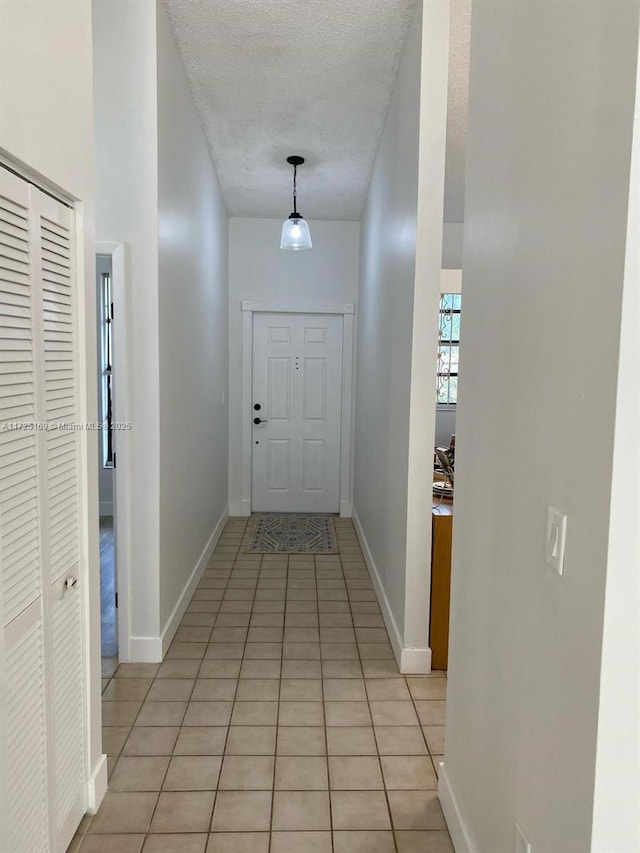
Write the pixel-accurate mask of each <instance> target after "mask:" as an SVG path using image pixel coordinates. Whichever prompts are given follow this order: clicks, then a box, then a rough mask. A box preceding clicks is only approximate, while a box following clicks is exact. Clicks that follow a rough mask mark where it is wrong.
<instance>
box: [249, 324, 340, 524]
mask: <svg viewBox="0 0 640 853" xmlns="http://www.w3.org/2000/svg"><path fill="white" fill-rule="evenodd" d="M342 327H343V319H342V316H340V315H334V314H328V315H325V314H259V313H255V314H254V315H253V408H252V411H251V419H252V421H253V427H252V451H253V452H252V509H253V511H254V512H321V513H329V512H338V511H339V509H340V421H341V401H342ZM256 421H257V423H256Z"/></svg>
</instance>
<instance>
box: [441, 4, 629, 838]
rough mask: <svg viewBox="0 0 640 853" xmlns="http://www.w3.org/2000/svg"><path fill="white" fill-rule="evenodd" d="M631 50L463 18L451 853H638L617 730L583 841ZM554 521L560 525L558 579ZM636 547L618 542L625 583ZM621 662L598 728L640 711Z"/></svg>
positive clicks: (583, 19) (505, 16)
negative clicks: (550, 513)
mask: <svg viewBox="0 0 640 853" xmlns="http://www.w3.org/2000/svg"><path fill="white" fill-rule="evenodd" d="M637 47H638V4H637V3H620V4H616V14H615V15H612V14H611V4H610V3H608V2H606V0H601V2H592V3H583V4H579V8H578V7H577V6H576V5H575V4H572V3H564V2H550V3H543V4H541V3H538V2H535V0H526V2H520V3H516V4H514V3H512V2H509V0H499V2H496V0H474V8H473V22H472V50H471V81H472V82H471V102H470V121H469V144H468V160H467V179H466V180H467V183H466V186H467V194H466V205H465V247H464V324H463V329H464V331H463V335H462V343H461V370H460V375H461V380H460V402H459V404H458V417H457V427H456V432H457V436H456V439H457V440H456V520H455V530H454V546H453V577H452V597H451V637H450V646H449V693H448V707H447V744H446V755H445V774H444V776H441V785H440V791H441V797H442V799H443V803H444V804H445V811H446V814H447V818H448V821H449V826H450V829H451V831H452V836H453V839H454V842H455V844H456V850H457V851H458V853H463V851H472V852H473V853H495V851H512V850H513V849H514V831H515V830H514V821H516V820H517V821H518V822H519V824H520V825H521V827H522V829H523V830H524V832H525V834H526V836H527V837H528V839H529V841H530V842H531V845H532V849H533V850H534V851H536V853H538V851H540V853H551V851H554V853H555V851H561V850H563V851H564V850H566V851H592V853H605V851H606V853H613V851H615V853H632V851H635V850H637V849H638V843H637V842H638V836H637V830H636V835H635V838H634V837H633V836H632V834H631V831H630V825H631V822H632V821H633V816H629V815H627V814H626V813H625V814H624V817H623V812H624V805H623V802H624V801H625V799H627V800H628V799H629V796H630V794H629V789H628V788H627V789H626V790H625V785H626V783H627V782H628V781H630V779H631V773H630V770H631V769H632V765H635V767H636V769H635V770H634V771H633V772H634V773H635V774H636V776H635V778H636V788H635V790H634V788H633V787H632V788H631V789H630V793H631V799H632V798H633V796H634V794H635V796H636V797H637V793H638V792H637V751H634V749H633V744H632V742H627V741H624V742H621V741H619V740H618V737H617V731H616V728H617V723H616V719H615V715H614V716H613V717H612V718H610V720H612V721H613V724H612V727H611V728H609V729H608V731H607V736H608V738H609V740H608V747H609V749H614V750H615V752H614V753H612V754H611V757H610V758H609V759H608V761H609V768H608V776H607V780H608V782H609V784H613V788H612V791H611V792H607V793H606V795H605V800H608V806H609V808H608V812H607V811H603V813H602V815H601V817H602V818H603V823H602V824H601V826H602V828H603V829H604V830H605V831H604V833H603V834H602V835H601V836H600V840H598V839H597V838H596V837H595V836H594V837H592V822H593V817H594V810H593V804H594V784H595V760H596V744H597V735H598V717H599V705H600V698H601V696H600V694H601V682H600V676H601V661H602V653H603V616H604V613H605V597H606V596H607V595H608V593H607V588H606V585H607V574H608V571H610V570H611V569H612V568H614V564H613V563H611V553H610V551H609V548H610V533H611V530H613V529H614V528H611V529H610V508H611V483H612V458H613V450H614V429H615V418H616V384H617V376H618V357H619V346H620V318H621V297H622V292H623V280H624V265H625V243H626V229H627V206H628V199H629V170H630V152H631V140H632V121H633V112H634V100H635V86H636V68H637ZM632 239H633V241H634V242H637V231H634V232H633V236H632ZM633 288H634V289H636V290H637V279H636V280H634V283H633ZM634 322H635V323H637V321H635V320H634ZM635 334H636V336H637V325H636V326H635ZM633 382H634V386H635V385H637V375H635V376H634V380H633ZM634 393H636V394H637V390H636V391H634ZM636 399H637V397H636ZM621 412H625V413H626V415H627V416H628V415H629V414H630V413H631V412H632V409H624V410H621ZM631 423H632V424H633V426H632V429H633V430H635V440H634V444H635V445H637V424H638V413H637V410H636V412H635V421H631ZM626 440H627V445H626V446H627V447H628V446H629V445H628V442H629V436H628V435H627V439H626ZM624 446H625V445H623V447H624ZM631 459H633V457H631ZM636 459H637V457H636ZM622 465H623V463H622V461H620V466H622ZM618 470H619V473H620V474H622V472H623V470H627V471H628V470H629V469H628V468H626V469H623V468H622V467H620V468H619V469H618ZM636 474H637V470H636ZM630 488H631V492H627V497H628V496H630V495H631V496H633V495H635V500H636V504H635V506H636V507H637V480H636V481H634V483H633V484H630ZM622 494H624V492H623V491H621V492H620V495H622ZM548 506H552V507H556V508H557V509H558V510H559V511H560V512H562V513H566V514H567V516H568V523H567V548H566V559H565V572H564V575H563V576H562V577H559V576H558V575H557V574H556V573H554V572H553V570H552V569H551V568H550V567H549V566H548V565H547V564H546V562H545V525H546V514H547V507H548ZM631 523H632V525H633V528H637V520H636V522H631ZM625 533H626V541H627V544H626V545H625ZM631 535H632V531H631V529H630V528H628V529H627V530H626V531H621V530H620V529H619V528H618V529H617V537H618V538H617V540H616V549H615V553H616V559H617V561H618V562H617V564H615V569H616V573H617V576H618V577H619V578H620V577H621V578H623V579H624V578H625V568H624V567H625V564H626V563H625V561H626V560H628V559H629V556H630V555H633V553H634V552H633V548H632V547H631V543H630V542H629V537H630V536H631ZM625 549H626V550H625ZM629 549H631V550H629ZM635 553H636V554H637V550H636V552H635ZM608 564H609V565H608ZM628 565H631V564H628ZM636 568H637V566H636ZM628 572H629V568H628V567H627V569H626V574H627V583H628ZM613 576H614V575H611V577H613ZM635 580H636V584H637V571H636V572H635ZM623 588H624V584H623ZM620 591H621V590H618V595H619V594H620ZM631 592H632V587H629V586H627V588H626V594H630V593H631ZM622 594H623V596H624V594H625V593H622ZM635 623H636V627H637V612H636V616H635ZM625 624H626V625H627V626H628V624H629V621H628V615H627V622H626V623H625ZM614 625H615V617H613V622H612V624H611V628H612V633H613V634H614V635H615V630H616V629H615V628H614ZM632 636H633V635H632V634H629V635H627V642H629V641H630V640H631V639H632ZM636 636H637V634H636ZM624 645H625V644H624V642H623V643H622V648H621V645H620V644H618V645H617V646H616V645H614V646H613V647H612V651H613V650H614V649H616V648H617V651H618V653H617V655H616V654H614V655H613V657H612V658H610V659H609V661H608V663H609V665H610V666H611V667H612V668H611V669H610V670H609V673H606V672H605V673H603V675H606V676H607V677H608V676H609V674H610V675H612V676H613V681H612V684H613V685H614V690H613V692H612V693H610V694H609V700H610V701H609V703H608V706H607V707H608V709H609V710H611V709H612V708H613V707H615V701H616V697H617V698H618V701H620V702H621V705H622V707H624V706H626V705H627V703H632V702H633V701H635V702H637V681H636V682H634V675H636V674H637V673H634V672H633V671H632V670H630V669H629V668H628V664H629V663H630V662H631V661H632V660H633V657H630V658H623V655H624V653H625V652H627V651H628V653H629V654H631V655H632V651H631V650H630V649H628V650H627V649H624ZM621 687H622V689H620V688H621ZM636 707H637V706H636ZM620 713H621V714H622V716H621V718H620V719H621V720H623V721H625V720H626V724H627V729H626V730H627V731H629V717H628V713H629V712H628V710H627V709H625V711H624V713H622V710H621V711H620ZM624 730H625V729H624V728H622V731H624ZM635 731H636V736H637V718H636V719H635ZM612 760H613V762H614V764H615V773H613V772H611V771H612V770H613V769H614V768H613V767H611V761H612ZM480 779H481V780H482V784H478V780H480ZM442 780H444V782H443V781H442ZM615 791H619V792H620V798H618V797H617V796H616V794H615ZM612 800H613V802H612ZM633 813H634V815H635V816H636V817H637V799H636V800H635V807H634V808H633ZM633 822H635V823H636V827H637V822H636V821H633ZM614 824H618V825H619V826H620V828H621V830H622V831H621V832H619V833H618V834H617V836H616V834H615V833H614V834H612V835H609V836H608V837H607V832H608V831H610V830H611V828H612V826H613V825H614Z"/></svg>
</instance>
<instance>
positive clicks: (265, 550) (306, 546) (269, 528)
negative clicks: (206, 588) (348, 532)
mask: <svg viewBox="0 0 640 853" xmlns="http://www.w3.org/2000/svg"><path fill="white" fill-rule="evenodd" d="M245 547H246V550H247V551H252V552H253V553H260V554H337V553H338V544H337V539H336V531H335V526H334V524H333V519H332V518H324V517H319V516H308V515H305V516H295V515H267V516H258V517H257V518H255V519H253V520H252V522H251V523H250V524H249V531H248V541H247V544H246V546H245Z"/></svg>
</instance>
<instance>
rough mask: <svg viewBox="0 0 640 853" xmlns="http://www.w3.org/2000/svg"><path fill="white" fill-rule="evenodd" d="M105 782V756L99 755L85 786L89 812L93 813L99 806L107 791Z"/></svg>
mask: <svg viewBox="0 0 640 853" xmlns="http://www.w3.org/2000/svg"><path fill="white" fill-rule="evenodd" d="M107 784H108V783H107V756H106V755H101V756H100V758H99V759H98V761H97V762H96V766H95V767H94V768H93V772H92V774H91V776H90V777H89V783H88V786H87V812H88V813H89V814H95V813H96V812H97V811H98V809H99V808H100V803H101V802H102V800H103V799H104V795H105V794H106V793H107Z"/></svg>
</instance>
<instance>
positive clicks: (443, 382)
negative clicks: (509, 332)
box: [436, 293, 462, 406]
mask: <svg viewBox="0 0 640 853" xmlns="http://www.w3.org/2000/svg"><path fill="white" fill-rule="evenodd" d="M461 303H462V296H461V294H460V293H443V294H442V295H441V297H440V325H439V329H438V373H437V385H436V393H437V403H438V405H439V406H455V404H456V403H457V402H458V354H459V351H460V308H461Z"/></svg>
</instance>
